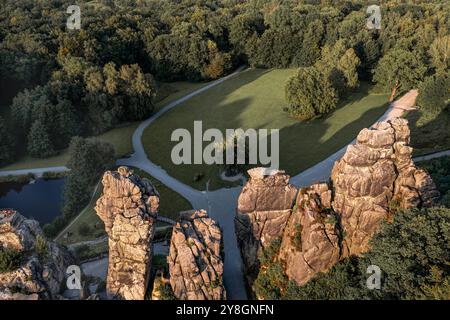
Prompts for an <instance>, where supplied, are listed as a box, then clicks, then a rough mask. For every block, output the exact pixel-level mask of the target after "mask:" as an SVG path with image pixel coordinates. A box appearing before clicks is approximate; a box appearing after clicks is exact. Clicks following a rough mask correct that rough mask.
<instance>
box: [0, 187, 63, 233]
mask: <svg viewBox="0 0 450 320" xmlns="http://www.w3.org/2000/svg"><path fill="white" fill-rule="evenodd" d="M63 185H64V179H49V180H45V179H37V180H33V181H31V182H30V183H28V184H23V183H17V182H6V183H0V208H12V209H14V210H17V211H18V212H20V213H21V214H22V215H23V216H25V217H27V218H33V219H35V220H37V221H39V223H40V224H41V227H42V226H43V225H44V224H46V223H50V222H52V221H53V219H55V218H56V217H57V216H58V215H60V214H61V203H62V189H63Z"/></svg>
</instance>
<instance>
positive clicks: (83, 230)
mask: <svg viewBox="0 0 450 320" xmlns="http://www.w3.org/2000/svg"><path fill="white" fill-rule="evenodd" d="M91 231H92V230H91V227H90V226H89V225H88V224H87V223H86V222H83V223H81V224H80V225H79V226H78V234H79V235H80V236H83V237H86V236H88V235H90V234H91Z"/></svg>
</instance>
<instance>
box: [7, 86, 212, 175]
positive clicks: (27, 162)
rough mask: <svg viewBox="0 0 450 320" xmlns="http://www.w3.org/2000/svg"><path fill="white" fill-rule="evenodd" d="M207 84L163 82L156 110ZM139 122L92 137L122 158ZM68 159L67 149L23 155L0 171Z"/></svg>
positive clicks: (130, 149)
mask: <svg viewBox="0 0 450 320" xmlns="http://www.w3.org/2000/svg"><path fill="white" fill-rule="evenodd" d="M206 84H207V83H206V82H198V83H193V82H183V81H179V82H172V83H162V84H161V85H160V86H159V94H158V95H157V96H156V98H155V112H157V111H158V110H159V109H161V108H162V107H163V106H165V105H166V104H169V103H170V102H172V101H174V100H176V99H178V98H180V97H182V96H184V95H187V94H188V93H190V92H192V91H194V90H196V89H198V88H201V87H202V86H204V85H206ZM139 123H140V122H133V123H129V124H124V125H121V126H119V127H117V128H114V129H112V130H109V131H107V132H105V133H103V134H101V135H99V136H95V137H92V138H91V139H93V140H99V141H104V142H109V143H111V144H112V145H113V146H114V149H115V151H116V157H117V158H122V157H125V156H127V155H129V154H131V153H132V152H133V144H132V136H133V133H134V131H135V130H136V128H137V127H138V125H139ZM68 160H69V153H68V150H67V149H65V150H62V151H61V152H60V153H59V154H58V155H56V156H53V157H49V158H46V159H36V158H32V157H28V156H27V157H22V158H21V159H19V160H17V161H16V162H14V163H12V164H10V165H7V166H4V167H0V171H4V170H21V169H32V168H45V167H57V166H64V165H66V163H67V161H68Z"/></svg>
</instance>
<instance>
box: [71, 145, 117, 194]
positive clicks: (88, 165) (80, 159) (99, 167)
mask: <svg viewBox="0 0 450 320" xmlns="http://www.w3.org/2000/svg"><path fill="white" fill-rule="evenodd" d="M114 160H115V158H114V147H113V146H112V145H111V144H109V143H106V142H101V141H92V140H89V139H85V138H81V137H73V138H72V140H71V142H70V146H69V161H68V162H67V167H68V168H70V169H71V172H73V173H74V174H76V175H77V176H79V177H80V178H81V179H82V181H83V183H82V185H84V186H89V185H92V184H94V183H96V182H97V181H98V179H99V177H100V175H101V173H102V172H103V171H105V170H106V169H107V168H109V167H110V166H111V165H113V164H114Z"/></svg>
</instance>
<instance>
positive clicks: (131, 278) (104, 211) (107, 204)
mask: <svg viewBox="0 0 450 320" xmlns="http://www.w3.org/2000/svg"><path fill="white" fill-rule="evenodd" d="M102 183H103V195H102V196H101V198H100V199H98V201H97V205H96V208H95V210H96V211H97V214H98V216H99V217H100V218H101V219H102V220H103V222H104V223H105V229H106V232H107V233H108V236H109V265H108V278H107V285H106V287H107V292H108V294H109V296H110V297H111V298H115V299H126V300H143V299H144V297H145V293H146V290H147V285H148V280H149V276H150V271H151V259H152V240H153V235H154V230H155V223H156V216H157V211H158V206H159V194H158V192H157V191H156V189H155V188H154V187H153V185H152V184H151V183H150V181H148V180H147V179H145V178H143V179H141V178H140V177H139V176H138V175H136V174H133V171H132V170H130V169H128V168H127V167H120V168H119V169H118V171H117V172H111V171H107V172H105V174H104V176H103V180H102Z"/></svg>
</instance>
